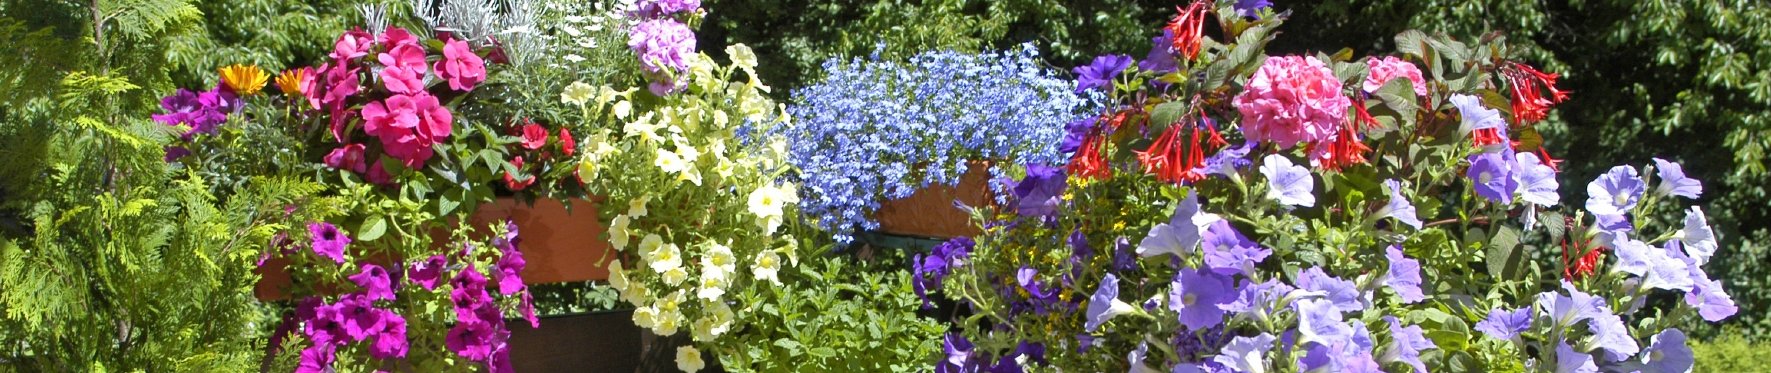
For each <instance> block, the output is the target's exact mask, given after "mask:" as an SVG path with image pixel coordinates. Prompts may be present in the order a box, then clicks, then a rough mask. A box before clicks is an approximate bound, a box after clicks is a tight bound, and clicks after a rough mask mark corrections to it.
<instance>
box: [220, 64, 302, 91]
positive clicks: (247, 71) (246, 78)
mask: <svg viewBox="0 0 1771 373" xmlns="http://www.w3.org/2000/svg"><path fill="white" fill-rule="evenodd" d="M219 72H220V73H221V84H222V85H224V86H227V88H228V90H230V91H234V94H237V95H241V96H251V95H255V94H258V90H260V89H264V81H265V79H266V77H265V75H264V69H260V68H258V66H250V65H233V66H228V67H223V68H221V70H220V71H219ZM298 81H299V80H298Z"/></svg>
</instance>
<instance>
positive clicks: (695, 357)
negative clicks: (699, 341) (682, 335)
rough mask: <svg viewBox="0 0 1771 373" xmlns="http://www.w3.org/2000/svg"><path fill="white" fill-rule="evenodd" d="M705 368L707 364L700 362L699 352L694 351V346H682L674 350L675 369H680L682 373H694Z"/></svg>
mask: <svg viewBox="0 0 1771 373" xmlns="http://www.w3.org/2000/svg"><path fill="white" fill-rule="evenodd" d="M705 367H707V362H706V361H702V360H701V350H697V349H695V346H682V347H677V348H676V369H681V370H682V371H683V372H687V373H695V372H699V371H701V368H705Z"/></svg>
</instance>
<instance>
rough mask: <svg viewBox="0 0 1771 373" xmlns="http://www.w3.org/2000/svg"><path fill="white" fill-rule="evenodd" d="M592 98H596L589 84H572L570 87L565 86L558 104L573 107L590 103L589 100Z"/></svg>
mask: <svg viewBox="0 0 1771 373" xmlns="http://www.w3.org/2000/svg"><path fill="white" fill-rule="evenodd" d="M593 96H596V88H595V87H591V86H590V85H589V84H584V82H574V83H572V85H568V86H566V89H565V90H564V91H561V92H560V102H564V103H568V104H573V105H584V103H586V102H590V99H591V98H592V97H593Z"/></svg>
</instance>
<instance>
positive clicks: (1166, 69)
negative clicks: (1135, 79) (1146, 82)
mask: <svg viewBox="0 0 1771 373" xmlns="http://www.w3.org/2000/svg"><path fill="white" fill-rule="evenodd" d="M1174 39H1175V32H1174V31H1171V30H1169V29H1167V28H1163V29H1162V35H1157V36H1156V37H1155V38H1152V39H1150V43H1151V46H1150V54H1148V55H1145V56H1144V60H1143V61H1141V62H1138V69H1139V70H1144V71H1150V72H1155V73H1158V74H1166V73H1171V72H1174V71H1175V70H1178V69H1180V66H1178V65H1176V64H1175V55H1174V52H1173V48H1174V47H1173V45H1174ZM1151 84H1167V83H1162V82H1161V81H1153V82H1151Z"/></svg>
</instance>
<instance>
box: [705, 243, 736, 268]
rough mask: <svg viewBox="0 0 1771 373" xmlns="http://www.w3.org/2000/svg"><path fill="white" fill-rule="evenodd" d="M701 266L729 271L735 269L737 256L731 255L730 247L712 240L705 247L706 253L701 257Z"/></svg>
mask: <svg viewBox="0 0 1771 373" xmlns="http://www.w3.org/2000/svg"><path fill="white" fill-rule="evenodd" d="M701 266H702V267H705V268H718V269H719V270H721V271H725V272H728V273H730V272H733V271H737V266H738V258H737V257H735V256H732V248H731V247H727V246H726V245H722V244H720V243H718V242H713V243H711V244H710V247H708V248H707V255H705V256H702V257H701Z"/></svg>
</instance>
